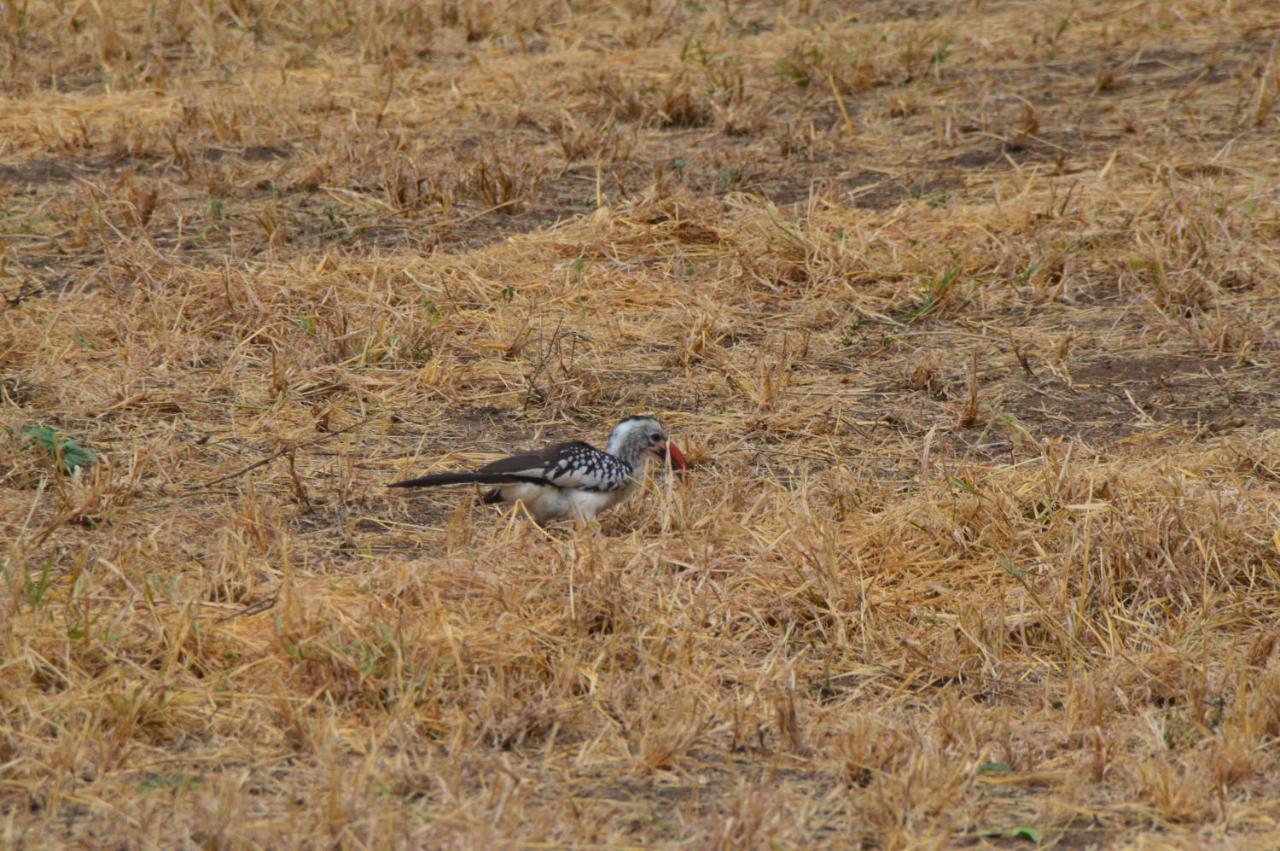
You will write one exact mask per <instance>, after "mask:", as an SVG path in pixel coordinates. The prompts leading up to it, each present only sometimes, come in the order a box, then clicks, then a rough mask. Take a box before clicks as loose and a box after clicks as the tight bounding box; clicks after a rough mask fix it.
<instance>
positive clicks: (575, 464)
mask: <svg viewBox="0 0 1280 851" xmlns="http://www.w3.org/2000/svg"><path fill="white" fill-rule="evenodd" d="M651 460H656V461H661V462H663V463H667V462H669V463H670V465H671V467H672V469H676V470H684V469H686V467H687V466H688V465H687V464H686V462H685V458H684V454H683V453H682V452H681V451H680V448H679V447H678V446H676V444H675V443H674V442H673V441H672V440H671V439H670V438H669V437H667V431H666V429H664V428H663V427H662V423H660V422H658V420H657V419H656V418H655V417H652V416H648V415H640V416H630V417H626V418H625V419H623V420H622V421H621V422H619V423H618V424H617V425H616V426H614V427H613V431H612V432H610V433H609V443H608V445H607V447H606V448H605V449H604V451H601V450H599V449H597V448H595V447H594V446H592V445H591V444H589V443H585V442H583V441H580V440H575V441H571V442H569V443H556V444H552V445H551V446H548V447H546V448H544V449H540V450H535V451H531V452H521V453H517V454H515V455H509V456H507V457H506V458H500V459H498V460H497V461H494V462H493V463H491V464H486V465H485V466H483V467H481V468H480V469H478V470H472V471H459V472H451V473H433V474H431V475H429V476H421V477H419V478H416V479H405V480H404V481H400V482H392V483H391V484H390V485H388V487H393V488H431V487H440V486H443V485H460V484H471V483H473V482H474V483H476V484H482V485H494V487H493V488H492V489H490V490H488V491H487V492H486V493H485V494H484V497H483V498H482V502H484V503H489V504H492V503H508V504H511V505H514V504H516V503H523V504H524V507H525V510H526V511H528V512H529V514H530V515H531V516H532V517H533V519H534V521H535V522H536V523H538V525H540V526H541V525H546V524H548V523H552V522H555V521H558V520H573V521H574V522H575V523H578V524H580V525H581V524H585V523H587V522H590V521H591V520H594V519H595V517H596V515H598V514H599V513H600V512H601V511H604V510H605V509H607V508H611V507H613V506H615V505H617V504H618V503H620V502H623V501H624V500H626V499H627V498H628V497H630V496H631V495H632V494H633V493H634V492H635V490H636V488H637V487H638V486H639V484H640V476H641V474H642V472H643V470H644V467H645V465H646V464H647V463H648V462H649V461H651Z"/></svg>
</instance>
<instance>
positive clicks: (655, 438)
mask: <svg viewBox="0 0 1280 851" xmlns="http://www.w3.org/2000/svg"><path fill="white" fill-rule="evenodd" d="M649 442H650V443H661V442H662V432H659V431H655V432H650V433H649Z"/></svg>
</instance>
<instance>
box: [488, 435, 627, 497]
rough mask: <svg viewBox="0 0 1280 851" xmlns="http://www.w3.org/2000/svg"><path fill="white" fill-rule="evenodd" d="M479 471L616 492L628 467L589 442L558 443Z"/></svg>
mask: <svg viewBox="0 0 1280 851" xmlns="http://www.w3.org/2000/svg"><path fill="white" fill-rule="evenodd" d="M478 472H480V473H487V474H510V475H514V476H518V477H519V480H520V481H527V482H536V483H538V484H547V485H551V486H552V487H557V488H567V489H572V490H581V491H615V490H619V489H621V488H623V487H626V484H627V479H628V478H629V477H630V476H631V472H632V471H631V470H630V469H629V468H628V467H627V465H626V464H624V463H623V462H622V461H620V460H618V459H617V458H615V457H613V456H612V455H610V454H609V453H607V452H601V451H600V450H599V449H596V448H595V447H594V446H592V445H591V444H589V443H583V442H581V441H574V442H572V443H557V444H555V445H554V446H548V447H547V448H546V449H543V450H542V451H540V452H527V453H522V454H520V455H512V456H510V457H509V458H502V459H499V460H497V461H494V462H493V463H492V464H488V465H486V466H484V467H481V468H480V469H479V471H478Z"/></svg>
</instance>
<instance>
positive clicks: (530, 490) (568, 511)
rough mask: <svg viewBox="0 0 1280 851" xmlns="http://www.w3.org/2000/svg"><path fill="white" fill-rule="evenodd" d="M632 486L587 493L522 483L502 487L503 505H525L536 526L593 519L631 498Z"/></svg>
mask: <svg viewBox="0 0 1280 851" xmlns="http://www.w3.org/2000/svg"><path fill="white" fill-rule="evenodd" d="M632 489H633V488H632V487H631V486H628V487H625V488H621V489H619V490H616V491H586V490H578V489H576V488H557V487H550V486H548V485H535V484H532V483H527V482H522V483H520V484H514V485H503V486H502V500H503V502H508V503H513V504H514V503H515V502H516V501H520V502H523V503H524V507H525V509H526V510H527V511H528V512H529V513H530V514H531V515H533V519H534V520H536V521H537V522H538V523H549V522H551V521H554V520H569V519H575V520H593V519H594V518H595V516H596V515H597V514H599V513H600V512H601V511H604V510H605V509H606V508H609V507H610V506H612V505H616V504H617V503H619V502H621V501H622V500H624V499H626V498H627V497H628V496H630V495H631V491H632Z"/></svg>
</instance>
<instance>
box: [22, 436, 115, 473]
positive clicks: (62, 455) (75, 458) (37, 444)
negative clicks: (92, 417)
mask: <svg viewBox="0 0 1280 851" xmlns="http://www.w3.org/2000/svg"><path fill="white" fill-rule="evenodd" d="M22 438H23V446H25V447H26V448H28V449H37V450H39V451H41V452H43V453H45V455H47V456H48V457H49V458H50V459H51V460H52V461H53V462H54V464H56V465H57V467H58V469H60V470H61V471H62V472H63V473H65V474H66V475H68V476H69V475H71V474H72V473H73V472H75V470H76V468H77V467H86V468H87V467H91V466H93V465H94V464H96V463H97V462H98V456H97V455H95V454H94V453H93V451H92V450H90V449H87V448H85V447H83V446H81V445H80V444H79V443H77V442H76V440H75V439H74V438H70V437H67V436H65V435H61V434H59V433H58V430H57V429H55V428H54V427H53V426H46V425H39V426H31V427H30V428H28V429H27V430H26V431H24V432H23V433H22Z"/></svg>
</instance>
